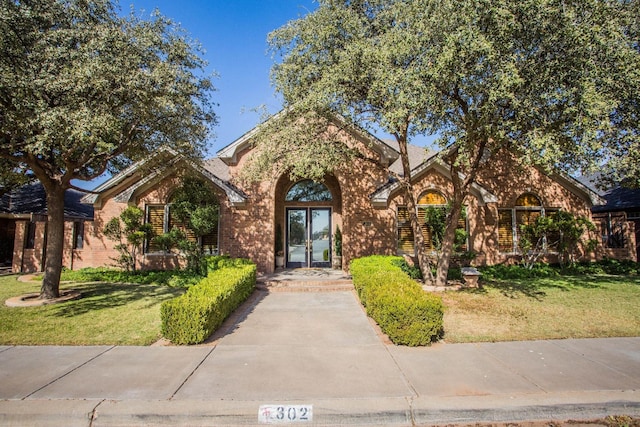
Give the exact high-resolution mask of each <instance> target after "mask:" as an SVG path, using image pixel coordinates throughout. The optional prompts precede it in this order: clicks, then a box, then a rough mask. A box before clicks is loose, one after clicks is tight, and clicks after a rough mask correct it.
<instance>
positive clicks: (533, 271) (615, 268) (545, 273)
mask: <svg viewBox="0 0 640 427" xmlns="http://www.w3.org/2000/svg"><path fill="white" fill-rule="evenodd" d="M478 270H480V271H481V272H482V277H483V279H485V280H522V279H534V278H553V277H558V276H585V275H598V274H611V275H620V276H637V275H640V263H637V262H633V261H626V260H622V261H621V260H616V259H604V260H602V261H598V262H583V263H574V264H571V265H568V266H561V265H550V264H544V263H537V264H534V265H533V266H531V267H525V266H522V265H503V264H498V265H492V266H486V267H478Z"/></svg>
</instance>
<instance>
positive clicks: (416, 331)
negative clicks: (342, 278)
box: [350, 255, 444, 346]
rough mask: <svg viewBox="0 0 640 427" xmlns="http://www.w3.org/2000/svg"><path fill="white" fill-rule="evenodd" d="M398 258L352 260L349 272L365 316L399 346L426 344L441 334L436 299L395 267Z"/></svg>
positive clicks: (441, 314)
mask: <svg viewBox="0 0 640 427" xmlns="http://www.w3.org/2000/svg"><path fill="white" fill-rule="evenodd" d="M399 261H402V258H400V257H391V256H380V255H375V256H370V257H365V258H359V259H356V260H353V262H352V263H351V265H350V271H351V274H352V276H353V283H354V285H355V288H356V291H357V292H358V296H359V297H360V300H361V301H362V305H364V307H365V309H366V311H367V314H368V315H369V316H370V317H371V318H372V319H373V320H375V321H376V322H377V323H378V325H380V328H381V329H382V331H383V332H384V333H385V334H387V335H388V336H389V338H390V339H391V341H393V342H394V343H395V344H399V345H408V346H421V345H429V344H430V343H432V342H433V341H435V340H437V339H439V338H440V337H441V336H442V333H443V316H444V313H443V312H444V308H443V305H442V300H441V299H440V297H438V296H435V295H433V294H428V293H426V292H424V291H423V290H422V287H421V286H420V285H419V284H418V283H416V282H415V281H414V280H412V279H410V278H409V277H407V275H406V274H405V273H404V272H403V271H402V270H401V268H400V267H398V266H397V263H398V262H399Z"/></svg>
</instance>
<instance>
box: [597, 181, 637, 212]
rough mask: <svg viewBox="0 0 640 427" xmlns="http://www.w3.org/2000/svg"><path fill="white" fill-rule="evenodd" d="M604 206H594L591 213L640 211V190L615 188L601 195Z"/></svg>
mask: <svg viewBox="0 0 640 427" xmlns="http://www.w3.org/2000/svg"><path fill="white" fill-rule="evenodd" d="M603 197H604V199H605V200H606V201H607V203H606V204H605V205H599V206H594V207H593V208H592V209H591V211H592V212H614V211H629V210H638V211H640V188H626V187H615V188H612V189H611V190H607V191H606V192H605V193H604V194H603Z"/></svg>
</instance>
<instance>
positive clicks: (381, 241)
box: [0, 131, 636, 273]
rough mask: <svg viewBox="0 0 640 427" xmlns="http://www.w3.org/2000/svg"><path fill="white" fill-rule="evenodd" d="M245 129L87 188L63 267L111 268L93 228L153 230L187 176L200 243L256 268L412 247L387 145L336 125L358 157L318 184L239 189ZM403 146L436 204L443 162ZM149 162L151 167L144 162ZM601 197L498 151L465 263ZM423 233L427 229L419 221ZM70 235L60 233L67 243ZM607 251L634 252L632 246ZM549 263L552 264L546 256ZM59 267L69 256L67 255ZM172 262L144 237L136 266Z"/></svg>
mask: <svg viewBox="0 0 640 427" xmlns="http://www.w3.org/2000/svg"><path fill="white" fill-rule="evenodd" d="M251 134H252V133H251V132H249V133H248V134H246V135H245V136H243V137H242V138H240V139H238V140H237V141H235V142H234V143H232V144H230V145H228V146H227V147H225V148H223V149H222V150H220V151H219V152H218V155H217V157H215V158H213V159H210V160H208V161H206V162H204V163H203V164H199V165H196V164H193V163H190V162H188V161H186V160H184V159H181V158H180V157H179V156H177V155H175V153H172V152H171V151H169V150H166V151H163V152H160V153H157V155H156V156H155V157H154V158H151V159H149V160H147V161H146V162H143V163H140V164H137V165H134V166H132V167H130V168H129V169H128V170H125V171H123V172H122V173H120V174H118V175H116V176H114V177H112V178H111V179H110V180H109V181H107V182H105V183H104V184H102V185H101V186H99V187H98V188H96V189H95V190H94V192H95V194H91V195H87V196H85V197H84V198H83V202H84V203H87V204H89V205H90V206H91V207H92V208H93V218H92V220H91V221H86V222H84V224H83V230H82V232H83V235H82V236H83V237H82V241H83V242H82V248H81V249H80V250H78V249H75V250H74V252H72V253H73V255H74V257H73V264H72V265H71V264H70V265H65V266H66V267H68V268H82V267H90V266H92V267H95V266H103V265H111V264H113V261H112V258H114V257H115V256H116V251H115V249H114V246H115V242H113V241H110V240H109V239H107V238H106V237H105V236H104V235H103V233H102V232H101V230H102V229H103V228H104V226H105V224H107V223H108V221H109V220H110V219H112V218H114V217H116V216H118V215H119V214H120V213H121V212H122V211H123V210H124V209H125V208H126V207H127V206H130V205H135V206H138V207H140V208H141V209H143V210H144V212H145V221H146V222H148V223H150V224H151V225H152V228H153V229H154V230H155V231H156V233H157V234H160V233H162V232H166V231H168V230H169V229H170V228H171V227H172V226H174V225H176V224H177V223H176V220H175V218H174V217H173V216H172V213H171V203H172V193H173V191H174V190H175V189H176V188H177V186H178V185H179V184H180V182H181V176H183V175H184V174H186V173H189V174H195V175H196V176H198V177H200V178H201V179H202V180H203V181H204V182H205V183H206V185H207V187H208V189H209V190H210V191H211V192H213V193H214V194H215V195H216V198H217V200H218V203H219V213H220V214H219V222H218V226H217V229H216V230H215V232H214V233H212V234H211V235H208V236H206V238H202V239H201V241H200V242H199V243H200V244H202V245H203V247H204V248H205V250H206V251H207V252H209V253H219V254H226V255H229V256H232V257H243V258H249V259H251V260H253V261H254V262H255V263H256V264H257V266H258V270H259V271H261V272H263V273H271V272H273V271H274V270H275V268H276V265H277V263H278V262H279V261H280V260H279V259H278V258H280V255H281V256H282V264H283V267H284V268H315V267H318V268H326V267H330V266H331V264H332V261H334V260H335V258H336V255H337V254H336V253H335V235H336V231H337V229H338V228H339V229H340V231H341V234H342V239H341V240H342V253H341V257H342V259H341V261H342V268H343V269H345V270H348V266H349V262H350V261H351V260H352V259H354V258H358V257H361V256H366V255H371V254H387V255H391V254H407V255H412V254H413V233H412V230H411V227H410V225H409V224H408V221H407V212H406V207H405V202H404V199H403V195H402V189H401V188H400V186H399V184H398V182H397V180H395V179H394V178H393V177H394V176H397V175H396V174H401V167H400V165H399V159H398V158H399V154H398V151H397V150H396V149H395V148H394V147H393V144H392V143H388V142H384V141H382V140H379V139H377V138H375V137H374V136H372V135H370V134H368V133H366V132H349V133H347V132H346V131H344V132H343V133H342V138H344V141H345V142H346V143H347V144H348V145H350V146H351V147H352V148H356V149H357V150H359V151H360V152H361V153H362V154H363V156H362V158H356V159H354V160H353V161H352V162H350V163H349V164H345V165H342V166H341V167H338V168H337V169H336V170H335V171H334V173H333V174H331V175H327V176H325V178H324V180H323V181H322V182H313V181H309V180H301V181H297V182H292V181H290V179H289V176H288V174H286V173H284V174H281V175H279V176H273V177H270V178H268V179H264V180H263V181H261V182H259V183H255V184H247V185H243V184H241V182H240V180H239V179H238V176H239V173H240V171H241V170H242V168H243V167H244V166H245V165H246V163H247V160H248V157H249V155H250V154H251V152H252V150H254V148H253V146H252V145H251ZM409 148H410V158H411V166H412V168H413V172H412V177H413V185H414V191H415V194H414V196H415V197H416V200H418V204H419V207H421V208H426V207H429V206H434V207H442V206H444V205H446V203H447V202H448V201H449V200H450V199H451V197H452V192H453V188H452V184H451V179H450V175H449V168H448V167H447V165H446V164H444V163H443V161H442V160H441V159H440V157H439V156H437V155H436V153H429V152H427V151H425V150H424V149H422V148H419V147H409ZM364 158H366V159H369V160H363V159H364ZM370 159H375V161H374V162H371V161H370ZM152 164H155V165H161V166H159V167H154V168H150V167H149V165H152ZM603 203H604V202H603V200H602V199H601V198H600V197H599V196H598V195H597V194H596V193H595V192H594V191H592V190H591V189H589V188H588V187H586V186H584V185H582V184H581V183H579V182H578V181H576V180H574V179H572V178H568V177H563V176H549V175H547V174H545V173H543V172H542V171H540V170H538V169H536V168H534V167H531V166H522V165H519V164H518V162H517V161H516V160H515V159H514V158H513V157H512V156H510V155H509V154H508V153H502V155H501V156H499V157H498V158H497V159H495V160H494V164H493V165H492V167H491V168H487V169H486V170H485V171H484V172H482V173H481V174H480V176H479V177H478V179H477V181H476V183H475V184H474V185H473V188H472V191H471V195H470V196H469V197H468V198H467V200H465V208H466V218H465V219H464V220H463V221H461V223H460V227H463V228H464V229H465V230H466V231H467V233H468V238H467V240H466V242H465V243H464V245H463V247H464V250H465V251H466V252H467V253H470V254H471V255H470V256H471V259H470V260H469V261H470V262H471V263H472V264H473V265H483V264H496V263H505V262H516V261H517V260H518V259H519V256H520V254H519V253H518V245H517V242H518V238H519V229H520V228H519V226H520V225H521V224H524V223H527V222H528V221H531V220H532V219H533V218H535V217H536V216H539V215H546V214H549V213H551V212H554V211H557V210H565V211H569V212H572V213H574V214H575V215H580V216H585V217H588V218H590V217H591V209H592V207H593V206H594V205H601V204H603ZM420 211H421V210H419V212H420ZM0 225H1V224H0ZM12 232H13V234H14V236H15V239H14V240H16V241H20V244H22V242H24V241H25V237H24V236H23V234H24V233H25V231H24V230H23V228H20V230H19V229H18V228H16V229H14V230H8V231H6V233H7V234H11V233H12ZM424 232H425V235H428V233H429V231H428V229H426V228H425V230H424ZM70 233H73V232H72V231H70ZM427 237H428V236H427ZM632 237H633V242H629V243H630V244H633V245H634V248H635V237H634V236H632ZM74 239H75V237H70V239H69V245H70V246H71V247H72V246H73V240H74ZM36 240H38V239H37V238H36ZM41 240H43V239H41ZM426 240H427V242H429V241H430V239H429V238H427V239H426ZM16 245H18V246H19V244H18V243H16ZM605 249H606V248H604V246H603V245H602V244H601V245H600V248H599V249H598V250H597V251H596V253H595V254H586V253H585V254H582V256H583V258H585V259H593V258H594V257H596V258H597V257H602V256H607V252H606V250H605ZM14 253H15V251H14ZM617 256H619V257H622V258H627V259H634V260H635V259H636V255H635V253H633V251H628V253H618V254H617ZM547 259H548V260H550V261H552V262H553V254H551V255H550V257H548V258H547ZM65 262H70V260H69V258H65ZM179 263H180V258H179V257H178V256H177V255H176V254H174V253H168V252H163V251H162V250H161V249H160V248H159V247H158V246H157V245H154V244H153V243H152V242H147V244H145V247H144V255H143V256H142V257H140V265H139V267H140V268H144V269H166V268H175V267H177V266H178V265H179ZM13 264H14V271H16V272H18V271H28V270H30V269H31V270H34V269H35V270H37V269H40V268H41V265H38V263H37V262H34V263H33V264H29V265H28V266H27V267H25V265H26V264H24V262H23V264H22V265H21V266H16V262H15V261H14V262H13Z"/></svg>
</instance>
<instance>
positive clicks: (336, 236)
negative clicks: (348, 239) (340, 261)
mask: <svg viewBox="0 0 640 427" xmlns="http://www.w3.org/2000/svg"><path fill="white" fill-rule="evenodd" d="M333 251H334V252H335V255H336V256H342V231H340V226H338V225H336V232H335V233H333Z"/></svg>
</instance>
